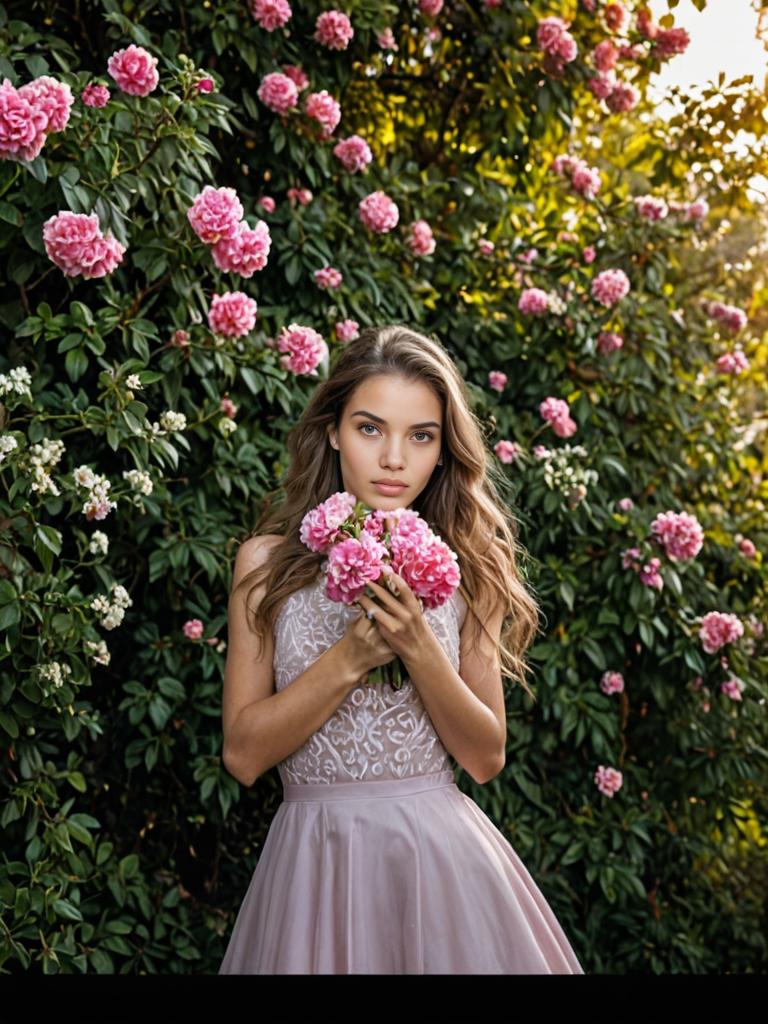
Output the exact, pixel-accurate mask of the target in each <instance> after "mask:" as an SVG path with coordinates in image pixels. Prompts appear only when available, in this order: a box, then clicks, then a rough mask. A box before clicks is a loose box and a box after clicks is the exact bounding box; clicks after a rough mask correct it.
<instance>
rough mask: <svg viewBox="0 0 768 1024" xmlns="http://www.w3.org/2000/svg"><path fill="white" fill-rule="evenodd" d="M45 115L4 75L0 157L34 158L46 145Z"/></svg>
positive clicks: (0, 96) (0, 95)
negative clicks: (20, 93)
mask: <svg viewBox="0 0 768 1024" xmlns="http://www.w3.org/2000/svg"><path fill="white" fill-rule="evenodd" d="M47 125H48V115H47V114H46V113H45V111H44V110H40V109H38V108H37V107H36V106H35V105H34V104H33V103H32V102H30V100H29V99H27V98H25V97H24V96H23V95H19V93H18V91H17V90H16V89H15V88H14V86H13V85H12V84H11V80H10V79H9V78H6V79H4V80H3V84H2V85H1V86H0V156H2V157H3V158H4V159H8V160H34V159H35V157H36V156H38V154H39V153H40V150H41V149H42V148H43V145H44V144H45V138H46V135H45V130H46V127H47Z"/></svg>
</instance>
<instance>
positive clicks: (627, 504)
mask: <svg viewBox="0 0 768 1024" xmlns="http://www.w3.org/2000/svg"><path fill="white" fill-rule="evenodd" d="M616 507H617V508H618V509H619V511H620V512H629V511H630V509H633V508H634V507H635V503H634V501H632V499H631V498H619V500H618V501H617V502H616Z"/></svg>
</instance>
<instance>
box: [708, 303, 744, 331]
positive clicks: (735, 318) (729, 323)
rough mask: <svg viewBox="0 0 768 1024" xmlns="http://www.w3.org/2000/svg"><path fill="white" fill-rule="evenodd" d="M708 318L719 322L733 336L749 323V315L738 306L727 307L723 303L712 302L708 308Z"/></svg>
mask: <svg viewBox="0 0 768 1024" xmlns="http://www.w3.org/2000/svg"><path fill="white" fill-rule="evenodd" d="M706 312H707V315H708V316H711V317H712V318H713V319H714V320H719V321H720V323H721V324H723V326H724V327H726V328H727V329H728V330H729V331H730V332H731V333H732V334H736V333H738V332H739V331H740V330H741V329H742V328H743V327H744V326H746V323H747V314H746V313H745V312H744V311H743V310H741V309H739V308H738V306H727V305H726V304H725V303H723V302H710V303H708V305H707V306H706Z"/></svg>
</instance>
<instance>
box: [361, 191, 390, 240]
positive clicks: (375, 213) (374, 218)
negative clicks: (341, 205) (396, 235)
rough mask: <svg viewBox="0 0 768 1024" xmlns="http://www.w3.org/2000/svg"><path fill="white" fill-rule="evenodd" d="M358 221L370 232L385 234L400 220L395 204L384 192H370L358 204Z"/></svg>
mask: <svg viewBox="0 0 768 1024" xmlns="http://www.w3.org/2000/svg"><path fill="white" fill-rule="evenodd" d="M357 209H358V213H359V216H360V220H361V221H362V222H363V224H364V225H365V226H366V227H367V228H368V229H369V230H371V231H375V232H377V234H386V232H388V231H391V230H392V228H394V227H395V225H396V224H397V222H398V220H399V219H400V211H399V209H398V207H397V203H395V202H394V200H392V199H390V198H389V196H388V195H387V194H386V193H385V192H381V191H377V192H371V193H370V194H369V195H367V196H365V198H364V199H361V200H360V202H359V203H358V207H357Z"/></svg>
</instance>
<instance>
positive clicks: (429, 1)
mask: <svg viewBox="0 0 768 1024" xmlns="http://www.w3.org/2000/svg"><path fill="white" fill-rule="evenodd" d="M443 2H444V0H419V10H420V11H421V13H422V14H426V16H427V17H428V18H436V17H437V16H438V14H439V13H440V11H442V9H443Z"/></svg>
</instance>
